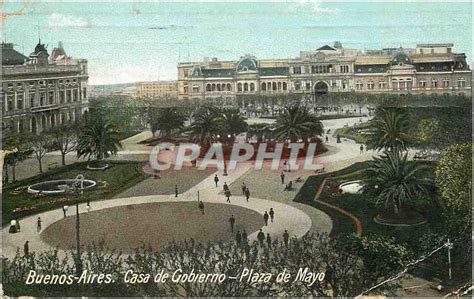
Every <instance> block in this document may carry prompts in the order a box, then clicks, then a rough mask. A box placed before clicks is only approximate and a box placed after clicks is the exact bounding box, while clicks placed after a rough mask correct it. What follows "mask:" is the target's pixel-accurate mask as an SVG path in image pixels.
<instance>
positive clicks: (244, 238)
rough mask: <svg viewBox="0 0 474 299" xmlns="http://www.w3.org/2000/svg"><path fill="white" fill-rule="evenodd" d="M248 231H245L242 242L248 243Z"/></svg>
mask: <svg viewBox="0 0 474 299" xmlns="http://www.w3.org/2000/svg"><path fill="white" fill-rule="evenodd" d="M247 241H248V240H247V231H246V230H245V229H244V231H243V232H242V242H244V243H247Z"/></svg>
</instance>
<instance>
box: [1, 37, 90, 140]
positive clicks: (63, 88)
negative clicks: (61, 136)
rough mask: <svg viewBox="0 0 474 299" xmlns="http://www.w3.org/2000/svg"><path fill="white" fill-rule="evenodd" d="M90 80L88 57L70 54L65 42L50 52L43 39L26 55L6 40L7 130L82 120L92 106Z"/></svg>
mask: <svg viewBox="0 0 474 299" xmlns="http://www.w3.org/2000/svg"><path fill="white" fill-rule="evenodd" d="M87 83H88V74H87V60H85V59H71V58H70V57H67V55H66V52H65V51H64V49H63V47H62V44H60V45H59V47H58V48H55V49H54V50H53V53H52V55H49V53H48V50H47V47H46V46H45V45H44V44H42V43H41V41H39V42H38V44H37V45H36V47H35V49H34V51H33V52H32V53H31V54H30V55H29V56H28V57H26V56H25V55H23V54H21V53H20V52H18V51H16V50H15V49H14V47H13V44H7V43H2V82H1V84H2V90H1V99H2V108H3V109H2V128H3V133H4V134H7V135H8V134H22V133H40V132H42V131H44V130H48V129H50V128H53V127H56V126H58V125H60V124H62V123H67V122H72V121H76V120H78V119H79V118H80V117H81V115H82V114H83V113H84V112H85V111H87V109H88V97H87Z"/></svg>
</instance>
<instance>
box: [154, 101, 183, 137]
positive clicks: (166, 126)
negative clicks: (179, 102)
mask: <svg viewBox="0 0 474 299" xmlns="http://www.w3.org/2000/svg"><path fill="white" fill-rule="evenodd" d="M148 119H149V123H150V128H151V131H152V133H153V134H155V133H156V132H157V131H159V132H160V135H161V136H170V135H171V134H172V133H174V132H177V131H179V130H182V129H183V128H184V123H185V122H186V119H187V115H186V114H185V112H184V111H183V109H182V108H179V107H164V108H162V107H150V109H149V112H148Z"/></svg>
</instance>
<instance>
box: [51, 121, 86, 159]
mask: <svg viewBox="0 0 474 299" xmlns="http://www.w3.org/2000/svg"><path fill="white" fill-rule="evenodd" d="M78 126H79V123H66V124H63V125H60V126H57V127H55V128H53V129H52V130H51V131H50V132H49V133H50V135H51V139H52V149H53V150H59V151H60V152H61V164H62V165H63V166H64V165H66V155H67V154H68V153H70V152H73V151H74V150H75V146H76V142H77V134H78V132H77V131H78Z"/></svg>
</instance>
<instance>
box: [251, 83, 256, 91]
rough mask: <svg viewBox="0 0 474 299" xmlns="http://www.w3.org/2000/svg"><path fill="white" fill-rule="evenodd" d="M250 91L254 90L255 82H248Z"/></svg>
mask: <svg viewBox="0 0 474 299" xmlns="http://www.w3.org/2000/svg"><path fill="white" fill-rule="evenodd" d="M250 91H255V84H254V83H250Z"/></svg>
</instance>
